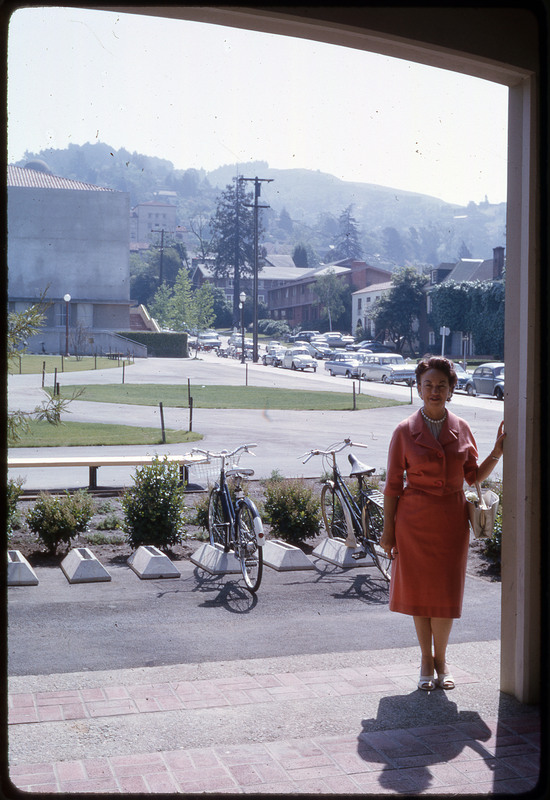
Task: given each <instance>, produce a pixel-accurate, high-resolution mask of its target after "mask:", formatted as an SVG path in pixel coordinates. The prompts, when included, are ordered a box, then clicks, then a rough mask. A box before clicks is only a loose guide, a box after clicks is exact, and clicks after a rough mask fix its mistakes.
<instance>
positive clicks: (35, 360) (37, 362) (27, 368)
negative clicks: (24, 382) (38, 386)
mask: <svg viewBox="0 0 550 800" xmlns="http://www.w3.org/2000/svg"><path fill="white" fill-rule="evenodd" d="M44 363H46V374H47V375H49V374H53V373H54V372H55V370H56V369H57V371H58V373H60V372H81V371H83V370H88V369H112V368H113V367H119V369H121V368H122V361H121V362H120V363H119V362H118V361H117V360H116V359H112V358H106V357H103V356H97V358H96V357H95V356H82V358H81V359H80V360H78V361H77V359H76V356H69V357H68V358H65V356H48V355H44V356H40V355H38V356H37V355H29V354H25V355H22V356H21V361H20V360H19V356H15V357H14V358H11V359H10V360H9V362H8V373H9V374H10V375H20V374H21V375H36V374H40V373H41V372H42V370H43V368H44ZM126 366H129V362H128V361H126Z"/></svg>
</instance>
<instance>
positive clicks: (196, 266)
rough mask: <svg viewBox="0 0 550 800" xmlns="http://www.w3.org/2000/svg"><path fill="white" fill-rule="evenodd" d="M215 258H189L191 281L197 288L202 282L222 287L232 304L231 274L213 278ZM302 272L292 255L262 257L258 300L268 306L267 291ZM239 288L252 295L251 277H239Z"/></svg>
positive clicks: (297, 276)
mask: <svg viewBox="0 0 550 800" xmlns="http://www.w3.org/2000/svg"><path fill="white" fill-rule="evenodd" d="M214 263H215V259H214V258H212V259H211V260H209V261H207V262H206V263H204V262H199V261H198V259H192V260H191V281H192V283H193V286H196V287H197V288H198V287H200V286H202V284H203V283H207V282H208V283H211V284H212V285H213V286H216V287H218V288H220V289H223V291H224V293H225V298H226V300H227V302H228V303H229V304H230V305H232V304H233V276H232V275H231V276H228V277H225V278H215V276H214ZM303 274H304V270H303V269H301V268H300V267H297V266H296V265H295V264H294V261H293V260H292V256H286V255H270V256H269V257H267V258H265V259H264V263H263V266H262V267H261V269H260V270H259V271H258V302H260V303H266V304H267V305H268V307H269V293H270V291H271V290H272V289H274V288H276V287H277V286H283V285H284V284H286V283H288V282H289V281H295V280H297V279H298V278H299V277H300V276H301V275H303ZM239 290H240V291H244V292H245V294H246V295H247V296H248V297H252V292H253V279H252V278H251V277H249V276H247V277H241V279H240V281H239Z"/></svg>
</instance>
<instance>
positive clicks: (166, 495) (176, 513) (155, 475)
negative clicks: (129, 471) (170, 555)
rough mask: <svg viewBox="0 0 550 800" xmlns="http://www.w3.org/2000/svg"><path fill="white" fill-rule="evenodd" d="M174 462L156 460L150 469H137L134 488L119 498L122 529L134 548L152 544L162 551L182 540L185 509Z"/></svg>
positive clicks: (178, 469)
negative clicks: (121, 509) (120, 499)
mask: <svg viewBox="0 0 550 800" xmlns="http://www.w3.org/2000/svg"><path fill="white" fill-rule="evenodd" d="M183 497H184V490H183V486H181V484H180V468H179V465H178V464H177V463H175V462H170V461H168V459H167V458H164V459H163V460H162V461H161V460H160V459H159V458H155V459H154V460H153V463H152V464H151V465H150V466H148V465H147V466H144V467H138V468H137V469H136V473H135V475H134V486H133V487H132V488H131V489H128V490H127V491H126V492H125V493H124V495H123V497H122V508H123V510H124V522H123V525H122V527H123V529H124V531H125V532H126V533H127V534H128V541H129V542H130V544H131V546H132V547H134V548H137V547H140V546H141V545H153V546H156V547H158V548H159V549H160V550H163V549H164V550H165V549H167V548H168V547H171V546H172V545H175V544H178V543H179V542H181V541H182V540H183V539H184V537H185V527H184V526H185V522H186V517H185V514H186V510H187V509H186V508H185V505H184V501H183Z"/></svg>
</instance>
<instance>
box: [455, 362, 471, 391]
mask: <svg viewBox="0 0 550 800" xmlns="http://www.w3.org/2000/svg"><path fill="white" fill-rule="evenodd" d="M453 366H454V368H455V372H456V375H457V378H458V381H457V384H456V387H455V388H456V389H466V384H467V383H468V381H469V380H470V378H471V377H472V376H471V374H470V373H469V372H468V371H467V370H465V369H464V367H463V366H462V364H459V363H458V362H456V361H455V362H454V363H453Z"/></svg>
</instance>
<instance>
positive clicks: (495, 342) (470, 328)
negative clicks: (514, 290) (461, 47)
mask: <svg viewBox="0 0 550 800" xmlns="http://www.w3.org/2000/svg"><path fill="white" fill-rule="evenodd" d="M504 295H505V282H504V280H498V281H462V282H461V283H456V282H455V281H446V282H445V283H440V284H438V285H437V286H434V288H433V289H432V290H431V292H430V296H431V300H432V311H431V313H430V315H429V317H428V321H429V323H430V325H431V326H432V327H433V329H434V331H435V332H436V334H438V333H439V329H440V328H441V327H443V326H444V325H446V326H447V327H448V328H450V329H451V331H461V332H462V333H467V334H470V335H471V336H472V338H473V342H474V347H475V350H476V352H477V353H486V354H489V353H491V354H494V355H495V356H497V357H498V358H502V357H503V355H504Z"/></svg>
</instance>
